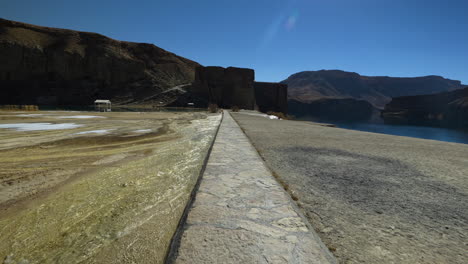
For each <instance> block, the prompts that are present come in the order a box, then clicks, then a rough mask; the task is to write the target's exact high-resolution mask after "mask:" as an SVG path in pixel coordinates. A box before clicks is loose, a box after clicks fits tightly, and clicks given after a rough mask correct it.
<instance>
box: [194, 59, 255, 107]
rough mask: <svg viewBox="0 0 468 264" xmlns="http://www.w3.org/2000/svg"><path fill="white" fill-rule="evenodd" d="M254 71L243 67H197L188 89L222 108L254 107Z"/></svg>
mask: <svg viewBox="0 0 468 264" xmlns="http://www.w3.org/2000/svg"><path fill="white" fill-rule="evenodd" d="M254 79H255V72H254V70H252V69H245V68H235V67H229V68H223V67H214V66H210V67H198V68H197V70H196V74H195V82H194V83H193V84H192V89H190V91H191V92H192V93H193V94H194V95H195V96H197V97H200V98H207V100H208V102H209V103H213V104H217V105H218V106H219V107H222V108H231V107H233V106H237V107H239V108H243V109H254V108H255V92H254V87H253V83H254Z"/></svg>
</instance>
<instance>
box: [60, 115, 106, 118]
mask: <svg viewBox="0 0 468 264" xmlns="http://www.w3.org/2000/svg"><path fill="white" fill-rule="evenodd" d="M57 118H75V119H87V118H105V117H103V116H88V115H76V116H58V117H57Z"/></svg>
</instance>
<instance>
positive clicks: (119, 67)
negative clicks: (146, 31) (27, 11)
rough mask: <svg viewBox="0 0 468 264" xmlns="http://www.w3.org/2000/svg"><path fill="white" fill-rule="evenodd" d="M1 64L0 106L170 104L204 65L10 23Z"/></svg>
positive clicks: (1, 24)
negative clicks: (177, 88)
mask: <svg viewBox="0 0 468 264" xmlns="http://www.w3.org/2000/svg"><path fill="white" fill-rule="evenodd" d="M0 61H1V63H0V86H1V87H2V88H1V89H0V104H42V105H44V104H50V105H56V104H61V105H66V104H69V105H76V104H92V102H93V101H94V100H95V99H97V98H101V99H102V98H105V99H111V100H112V101H113V102H116V103H125V104H132V103H148V102H147V101H148V100H149V101H150V102H149V103H161V104H166V103H168V102H170V101H172V100H175V99H176V97H177V94H174V93H167V90H168V89H169V88H171V87H175V86H178V85H181V84H186V83H191V82H192V81H193V80H194V76H195V69H196V67H198V66H200V65H199V64H198V63H196V62H194V61H191V60H189V59H186V58H183V57H180V56H177V55H175V54H173V53H171V52H168V51H166V50H164V49H161V48H159V47H156V46H155V45H153V44H146V43H134V42H126V41H119V40H114V39H111V38H108V37H106V36H103V35H100V34H96V33H89V32H80V31H74V30H68V29H57V28H48V27H40V26H35V25H30V24H25V23H21V22H15V21H9V20H5V19H0Z"/></svg>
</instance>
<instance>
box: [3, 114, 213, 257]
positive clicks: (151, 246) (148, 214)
mask: <svg viewBox="0 0 468 264" xmlns="http://www.w3.org/2000/svg"><path fill="white" fill-rule="evenodd" d="M220 120H221V116H220V115H218V114H215V115H210V114H206V113H175V112H161V113H157V112H152V113H151V112H146V113H130V112H127V113H90V112H57V111H45V112H6V111H3V112H0V164H1V170H0V262H3V263H123V262H125V263H132V262H138V263H162V262H163V261H164V258H165V256H166V252H167V250H168V247H169V243H170V239H171V238H172V236H173V233H174V231H175V229H176V227H177V224H178V222H179V219H180V216H181V214H182V212H183V210H184V208H185V206H186V204H187V201H188V199H189V196H190V192H191V191H192V189H193V186H194V185H195V183H196V181H197V179H198V177H199V175H200V171H201V168H202V165H203V163H204V160H205V158H206V156H207V153H208V149H209V146H210V145H211V143H212V141H213V138H214V136H215V133H216V129H217V127H218V125H219V122H220Z"/></svg>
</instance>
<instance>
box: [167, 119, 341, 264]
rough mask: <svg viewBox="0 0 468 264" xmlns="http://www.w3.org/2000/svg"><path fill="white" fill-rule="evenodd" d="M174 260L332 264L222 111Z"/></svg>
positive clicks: (323, 249)
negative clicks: (220, 121)
mask: <svg viewBox="0 0 468 264" xmlns="http://www.w3.org/2000/svg"><path fill="white" fill-rule="evenodd" d="M172 262H174V263H197V264H200V263H336V260H335V259H334V257H333V256H332V255H331V254H330V252H329V251H328V249H327V248H326V247H325V246H324V245H323V244H322V242H321V241H320V239H319V238H318V236H317V235H316V234H315V232H314V231H313V230H312V228H311V227H310V226H309V225H308V224H307V220H305V219H304V217H303V216H302V215H301V214H299V213H298V210H297V208H296V207H295V205H294V202H293V201H292V200H291V198H290V197H289V195H288V194H287V193H286V192H285V191H284V190H283V189H282V187H281V186H280V185H279V184H278V183H277V181H276V180H275V179H274V178H273V176H272V174H271V172H270V171H269V170H268V168H266V166H265V165H264V163H263V160H262V159H261V158H260V156H259V155H258V153H257V151H256V150H255V149H254V148H253V146H252V145H251V143H250V142H249V140H248V139H247V137H246V136H245V135H244V133H243V132H242V131H241V129H240V128H239V126H238V125H237V123H236V122H235V121H234V120H233V119H232V117H231V115H230V114H229V113H228V112H226V111H225V112H224V119H223V121H222V123H221V127H220V130H219V133H218V136H217V138H216V141H215V143H214V145H213V149H212V152H211V155H210V158H209V160H208V164H207V167H206V170H205V173H204V175H203V179H202V181H201V184H200V188H199V190H198V192H197V195H196V198H195V201H194V203H193V205H192V208H191V209H190V211H189V214H188V217H187V221H186V223H185V226H184V230H183V234H182V237H181V240H180V241H179V245H178V251H177V252H176V253H175V255H174V257H173V259H172Z"/></svg>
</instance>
